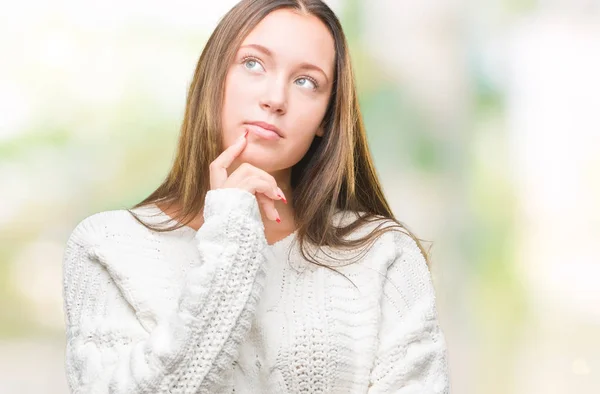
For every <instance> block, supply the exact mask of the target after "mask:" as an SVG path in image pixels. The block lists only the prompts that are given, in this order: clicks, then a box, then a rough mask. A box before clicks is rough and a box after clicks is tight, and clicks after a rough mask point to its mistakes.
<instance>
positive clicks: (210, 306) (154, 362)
mask: <svg viewBox="0 0 600 394" xmlns="http://www.w3.org/2000/svg"><path fill="white" fill-rule="evenodd" d="M90 218H92V217H90ZM90 218H88V219H90ZM104 225H105V224H104V223H103V224H102V226H99V227H103V226H104ZM92 228H93V223H91V221H90V220H87V219H86V220H84V221H82V222H81V223H80V224H79V225H78V226H77V227H76V228H75V230H74V231H73V233H72V234H71V236H70V237H69V240H68V241H67V247H66V250H65V254H64V258H63V297H64V309H65V322H66V333H67V345H66V363H65V366H66V373H67V380H68V383H69V387H70V390H71V392H72V393H82V394H83V393H86V394H87V393H97V394H100V393H114V394H116V393H123V394H125V393H127V394H134V393H216V392H220V391H221V390H222V389H223V388H224V387H227V386H228V385H230V384H231V378H230V375H231V369H232V363H233V361H234V360H235V359H236V358H237V354H238V350H239V345H240V344H241V342H242V341H243V340H244V339H245V337H246V335H247V333H248V332H249V329H250V325H251V321H252V317H253V315H254V311H255V307H256V304H257V303H258V299H259V297H260V292H261V291H262V289H263V286H264V278H265V273H264V259H263V256H262V253H261V251H262V249H263V248H264V247H265V246H266V239H265V235H264V225H263V223H262V219H261V215H260V211H259V208H258V203H257V201H256V198H255V196H254V195H253V194H252V193H250V192H247V191H245V190H242V189H234V188H230V189H216V190H211V191H209V192H208V193H207V196H206V202H205V209H204V224H203V225H202V227H201V228H200V229H199V230H198V232H197V233H196V235H195V238H194V239H195V242H196V245H197V248H198V251H199V253H200V260H201V262H202V264H199V265H196V266H193V267H192V268H191V269H190V271H189V272H188V275H187V277H186V282H185V285H184V286H183V289H182V291H181V294H180V297H179V302H178V304H177V305H178V307H177V308H176V309H175V310H173V312H172V313H171V314H170V315H169V317H168V318H165V319H161V320H160V321H158V323H157V325H156V326H155V327H154V328H153V329H152V330H150V332H148V331H146V330H144V329H143V328H142V325H141V324H140V322H139V321H138V320H137V317H136V315H135V312H134V311H133V309H132V307H131V305H129V304H128V303H127V301H126V300H125V297H123V294H122V293H121V291H122V289H119V288H117V286H116V284H115V282H114V281H113V280H112V277H111V273H110V270H109V269H107V268H106V267H105V266H104V265H103V264H102V258H101V253H100V252H99V251H98V250H96V245H95V242H94V239H93V238H94V233H93V231H91V229H92ZM109 306H110V307H109Z"/></svg>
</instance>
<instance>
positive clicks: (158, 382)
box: [64, 0, 450, 394]
mask: <svg viewBox="0 0 600 394" xmlns="http://www.w3.org/2000/svg"><path fill="white" fill-rule="evenodd" d="M359 249H360V253H356V251H357V250H359ZM64 300H65V314H66V325H67V330H66V335H67V347H66V372H67V377H68V382H69V385H70V388H71V390H72V392H75V393H123V394H125V393H127V394H132V393H237V394H239V393H339V394H342V393H343V394H348V393H350V394H352V393H368V394H375V393H448V392H449V390H450V384H449V378H448V367H447V350H446V342H445V339H444V335H443V332H442V330H441V329H440V326H439V323H438V317H437V312H436V302H435V293H434V289H433V286H432V282H431V277H430V272H429V268H428V264H427V259H426V253H425V252H424V251H423V248H422V247H421V245H420V243H419V242H418V240H417V239H416V238H415V237H414V236H413V235H412V234H411V233H410V232H409V231H408V230H406V229H405V228H404V226H402V224H401V223H400V222H399V221H397V220H396V219H395V218H394V216H393V214H392V212H391V210H390V208H389V205H388V203H387V202H386V200H385V198H384V196H383V193H382V190H381V186H380V183H379V181H378V179H377V176H376V172H375V170H374V168H373V163H372V159H371V157H370V153H369V151H368V147H367V139H366V136H365V130H364V126H363V123H362V119H361V115H360V110H359V106H358V100H357V97H356V91H355V86H354V80H353V73H352V67H351V64H350V57H349V54H348V48H347V43H346V39H345V37H344V34H343V32H342V28H341V26H340V23H339V21H338V19H337V18H336V16H335V15H334V14H333V12H332V11H331V10H330V9H329V8H328V7H327V6H326V5H325V4H324V3H323V2H322V1H320V0H244V1H241V2H240V3H239V4H238V5H237V6H235V7H234V8H233V9H232V10H231V11H230V12H229V13H228V14H227V15H225V17H224V18H223V19H222V20H221V22H220V23H219V25H218V26H217V28H216V30H215V31H214V33H213V34H212V36H211V37H210V39H209V41H208V43H207V44H206V47H205V48H204V51H203V52H202V55H201V57H200V59H199V61H198V65H197V68H196V71H195V74H194V78H193V81H192V83H191V86H190V89H189V93H188V98H187V106H186V111H185V117H184V120H183V125H182V128H181V136H180V140H179V146H178V150H177V156H176V159H175V162H174V165H173V167H172V169H171V171H170V173H169V174H168V176H167V178H166V180H165V181H164V183H162V184H161V185H160V187H158V188H157V189H156V190H155V191H154V192H153V193H152V194H151V195H150V196H149V197H148V198H146V199H145V200H144V201H142V202H140V203H139V204H137V205H136V206H135V207H133V208H132V209H129V210H114V211H106V212H100V213H97V214H95V215H92V216H90V217H88V218H86V219H84V220H83V221H82V222H81V223H79V225H78V226H77V227H76V228H75V229H74V230H73V232H72V234H71V236H70V238H69V240H68V242H67V247H66V251H65V256H64Z"/></svg>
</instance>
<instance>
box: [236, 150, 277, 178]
mask: <svg viewBox="0 0 600 394" xmlns="http://www.w3.org/2000/svg"><path fill="white" fill-rule="evenodd" d="M237 160H238V161H239V162H240V163H248V164H251V165H253V166H254V167H257V168H260V169H261V170H263V171H267V172H271V171H273V170H274V169H275V168H276V166H275V163H276V162H277V160H276V159H275V158H273V157H272V155H270V154H268V153H266V152H251V151H248V147H246V149H245V150H244V151H243V152H242V153H241V154H240V155H239V156H238V157H237Z"/></svg>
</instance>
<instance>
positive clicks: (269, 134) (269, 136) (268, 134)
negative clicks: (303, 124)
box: [244, 123, 281, 141]
mask: <svg viewBox="0 0 600 394" xmlns="http://www.w3.org/2000/svg"><path fill="white" fill-rule="evenodd" d="M244 126H245V127H247V128H248V130H250V132H251V133H253V134H254V135H256V136H258V137H260V138H264V139H266V140H270V141H276V140H279V139H281V136H280V135H279V134H277V133H276V132H274V131H272V130H267V129H263V128H262V127H260V126H257V125H254V124H248V123H247V124H245V125H244Z"/></svg>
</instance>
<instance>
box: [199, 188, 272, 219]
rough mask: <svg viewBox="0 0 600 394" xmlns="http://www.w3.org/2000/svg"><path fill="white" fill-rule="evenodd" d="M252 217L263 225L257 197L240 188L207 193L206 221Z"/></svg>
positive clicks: (205, 202) (205, 204) (215, 190)
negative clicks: (215, 218)
mask: <svg viewBox="0 0 600 394" xmlns="http://www.w3.org/2000/svg"><path fill="white" fill-rule="evenodd" d="M232 213H233V214H234V215H235V216H238V217H239V216H242V217H250V218H252V219H254V220H256V221H258V222H261V223H262V217H261V215H260V209H259V207H258V201H257V200H256V196H255V195H254V194H252V193H250V192H249V191H247V190H244V189H240V188H224V189H213V190H209V191H208V192H207V193H206V198H205V200H204V220H205V221H207V220H209V219H210V218H211V217H213V216H217V215H222V216H225V217H228V216H230V215H231V214H232Z"/></svg>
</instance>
